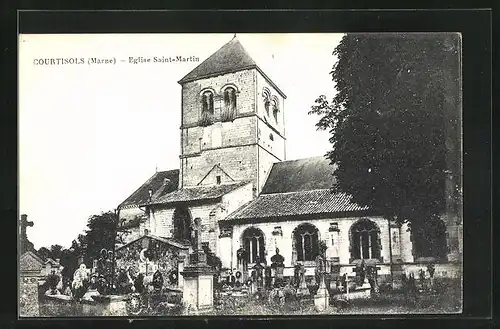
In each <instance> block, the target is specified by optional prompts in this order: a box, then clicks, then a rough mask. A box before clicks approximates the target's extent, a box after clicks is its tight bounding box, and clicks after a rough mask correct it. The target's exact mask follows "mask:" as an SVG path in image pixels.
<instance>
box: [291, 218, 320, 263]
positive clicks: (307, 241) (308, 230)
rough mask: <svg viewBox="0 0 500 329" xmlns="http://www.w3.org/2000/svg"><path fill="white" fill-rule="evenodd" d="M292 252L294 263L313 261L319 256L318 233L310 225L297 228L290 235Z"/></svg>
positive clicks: (316, 229) (306, 224)
mask: <svg viewBox="0 0 500 329" xmlns="http://www.w3.org/2000/svg"><path fill="white" fill-rule="evenodd" d="M292 250H293V254H294V258H295V259H294V260H296V261H314V260H315V258H316V256H317V255H318V254H319V231H318V228H317V227H316V226H314V225H312V224H309V223H304V224H300V225H299V226H297V227H296V228H295V229H294V230H293V233H292Z"/></svg>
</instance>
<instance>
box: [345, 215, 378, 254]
mask: <svg viewBox="0 0 500 329" xmlns="http://www.w3.org/2000/svg"><path fill="white" fill-rule="evenodd" d="M351 258H352V259H373V258H376V259H378V258H380V242H379V229H378V227H377V226H376V225H375V223H374V222H372V221H370V220H368V219H363V220H360V221H358V222H357V223H355V224H354V225H353V226H352V227H351Z"/></svg>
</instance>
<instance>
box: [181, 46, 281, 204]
mask: <svg viewBox="0 0 500 329" xmlns="http://www.w3.org/2000/svg"><path fill="white" fill-rule="evenodd" d="M179 84H180V85H181V86H182V119H181V155H180V161H181V165H180V168H181V170H180V183H179V185H180V186H179V187H180V188H182V187H187V186H196V185H216V184H226V183H232V182H235V181H243V180H248V181H252V182H253V184H254V186H253V189H254V195H257V194H258V193H259V192H260V190H261V188H262V186H263V184H264V182H265V180H266V178H267V174H268V173H269V170H270V169H271V165H272V163H274V162H279V161H283V160H285V143H286V138H285V122H284V119H285V115H284V113H285V107H284V100H285V99H286V96H285V94H284V93H283V92H282V91H281V90H280V89H279V88H278V87H277V86H276V85H275V84H274V83H273V82H272V81H271V79H270V78H269V77H268V76H267V75H266V74H265V73H264V72H263V71H262V70H261V69H260V68H259V67H258V66H257V64H256V63H255V62H254V60H253V59H252V58H251V57H250V56H249V54H248V53H247V51H246V50H245V48H243V46H242V45H241V43H240V42H239V41H238V39H237V38H236V36H235V37H234V38H233V39H232V40H231V41H229V42H228V43H226V44H225V45H224V46H222V48H220V49H219V50H218V51H216V52H215V53H214V54H213V55H211V56H210V57H208V58H207V59H206V60H205V61H204V62H202V63H201V64H200V65H198V66H197V67H196V68H195V69H194V70H192V71H191V72H189V73H188V74H187V75H186V76H185V77H184V78H182V79H181V80H180V81H179Z"/></svg>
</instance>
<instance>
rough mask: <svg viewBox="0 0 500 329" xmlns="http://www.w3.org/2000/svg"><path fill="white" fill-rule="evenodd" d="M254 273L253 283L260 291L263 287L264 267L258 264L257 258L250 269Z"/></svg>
mask: <svg viewBox="0 0 500 329" xmlns="http://www.w3.org/2000/svg"><path fill="white" fill-rule="evenodd" d="M252 270H253V271H254V273H255V281H256V283H257V289H261V288H263V286H264V266H263V265H262V264H261V263H260V259H259V258H258V257H257V259H256V261H255V265H254V266H253V267H252Z"/></svg>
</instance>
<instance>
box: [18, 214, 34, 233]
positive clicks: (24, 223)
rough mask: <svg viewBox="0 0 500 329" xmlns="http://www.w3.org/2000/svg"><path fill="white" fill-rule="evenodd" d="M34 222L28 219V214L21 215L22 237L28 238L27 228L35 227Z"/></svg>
mask: <svg viewBox="0 0 500 329" xmlns="http://www.w3.org/2000/svg"><path fill="white" fill-rule="evenodd" d="M33 225H34V224H33V222H30V221H28V215H21V239H27V238H28V237H27V235H26V228H27V227H33Z"/></svg>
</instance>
